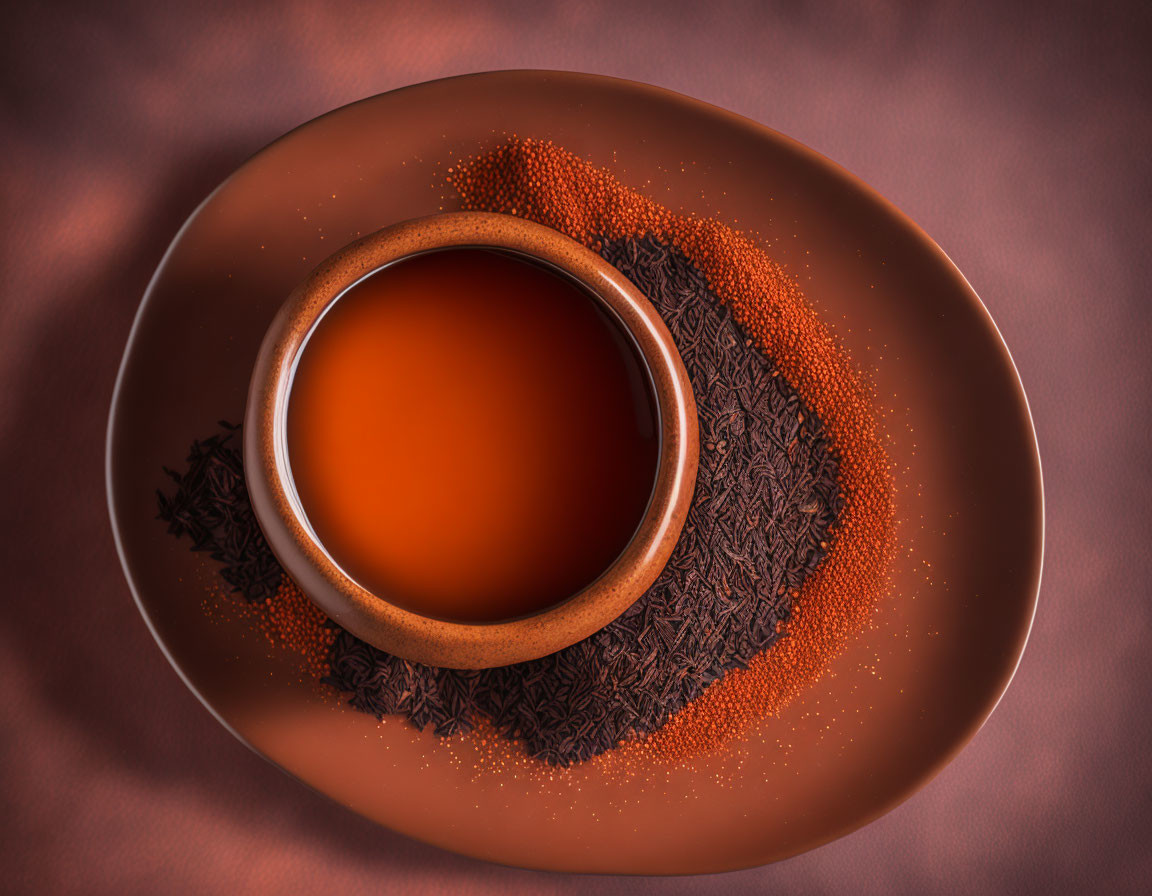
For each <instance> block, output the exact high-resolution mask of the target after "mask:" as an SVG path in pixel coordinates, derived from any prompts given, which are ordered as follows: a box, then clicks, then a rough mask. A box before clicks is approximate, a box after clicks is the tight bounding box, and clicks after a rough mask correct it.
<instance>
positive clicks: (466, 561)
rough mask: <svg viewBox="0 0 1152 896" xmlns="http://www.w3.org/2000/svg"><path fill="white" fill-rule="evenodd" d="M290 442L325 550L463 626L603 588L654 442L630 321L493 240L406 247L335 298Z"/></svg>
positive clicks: (310, 353) (303, 368) (369, 581)
mask: <svg viewBox="0 0 1152 896" xmlns="http://www.w3.org/2000/svg"><path fill="white" fill-rule="evenodd" d="M287 437H288V460H289V464H290V467H291V471H292V477H293V480H294V482H295V485H296V489H297V492H298V494H299V496H300V501H301V504H302V506H303V508H304V512H305V514H306V515H307V517H308V521H309V523H310V524H311V525H312V528H313V530H314V532H315V533H316V537H317V538H318V539H319V540H320V542H321V543H322V544H323V545H324V546H325V548H326V549H327V550H328V552H329V554H330V555H331V557H332V558H333V560H335V561H336V563H337V564H339V565H340V567H341V568H342V569H344V571H345V572H346V573H348V575H350V576H351V577H352V578H353V579H355V580H356V581H357V582H359V583H360V585H361V586H363V587H364V588H366V589H367V590H369V591H371V592H373V593H375V594H379V595H381V596H382V597H385V598H387V599H388V600H389V601H391V602H393V603H396V604H398V605H400V606H402V607H405V608H406V609H409V610H412V611H414V612H417V613H421V614H424V615H427V616H433V617H437V618H441V619H451V620H457V621H493V620H499V619H509V618H514V617H517V616H522V615H526V614H529V613H532V612H535V611H538V610H541V609H543V608H545V607H548V606H551V605H553V604H555V603H558V602H559V601H562V600H564V599H565V598H567V597H570V596H571V595H573V594H575V593H576V592H577V591H579V590H581V589H582V588H583V587H584V586H585V585H588V584H589V583H591V582H592V581H594V580H595V579H596V578H597V577H598V576H599V575H600V574H601V573H602V572H604V570H606V569H607V568H608V567H609V566H610V565H611V564H612V562H613V561H614V560H615V559H616V557H617V556H619V554H620V552H621V551H622V550H623V549H624V547H625V546H626V545H627V543H628V542H629V541H630V540H631V538H632V535H633V533H634V532H635V530H636V528H637V526H638V525H639V523H640V520H641V519H642V517H643V516H644V513H645V510H646V509H647V505H648V500H649V497H650V495H651V492H652V486H653V483H654V480H655V475H656V465H657V455H658V447H659V429H658V425H657V415H656V411H655V401H654V398H653V395H652V392H651V385H650V382H649V379H648V376H647V373H646V371H645V369H644V367H643V362H642V361H641V359H640V357H639V355H638V353H637V351H636V349H635V348H634V347H633V345H632V343H631V341H630V340H629V339H628V338H627V336H626V335H625V334H624V333H623V331H622V329H621V327H620V326H619V325H618V324H617V323H616V322H615V321H614V320H612V319H611V318H610V317H609V315H608V314H607V313H606V312H605V311H604V310H602V308H601V307H600V306H599V304H598V303H597V302H596V301H595V300H594V299H592V298H591V297H590V296H589V295H587V294H586V293H585V292H584V291H583V290H582V289H581V288H579V287H578V286H576V285H575V284H574V283H571V282H570V281H569V280H568V279H566V278H564V277H562V276H561V275H558V274H555V273H553V272H551V271H549V270H546V269H544V268H543V267H540V266H537V265H535V264H533V263H530V262H527V261H523V260H521V259H519V258H518V257H515V256H512V255H509V254H505V253H500V252H494V251H488V250H483V249H450V250H444V251H440V252H434V253H430V254H427V255H421V256H418V257H415V258H411V259H407V260H404V261H401V262H398V263H397V264H394V265H392V266H390V267H387V268H384V269H383V270H381V271H378V272H376V273H375V274H372V275H371V276H370V277H368V278H367V279H365V280H363V281H361V282H360V283H358V284H357V285H356V286H354V287H352V289H350V290H349V291H348V292H347V293H346V294H345V295H344V296H342V297H341V298H340V299H339V300H338V301H337V302H336V303H335V304H334V305H333V306H332V307H331V309H330V310H329V311H328V313H327V314H326V315H325V316H324V317H323V318H322V319H321V320H320V322H319V323H318V324H317V325H316V328H315V330H314V331H313V333H312V335H311V336H310V338H309V340H308V342H307V344H306V345H305V347H304V349H303V352H302V354H301V357H300V361H299V364H298V366H297V370H296V373H295V378H294V381H293V385H292V392H291V396H290V399H289V407H288V418H287Z"/></svg>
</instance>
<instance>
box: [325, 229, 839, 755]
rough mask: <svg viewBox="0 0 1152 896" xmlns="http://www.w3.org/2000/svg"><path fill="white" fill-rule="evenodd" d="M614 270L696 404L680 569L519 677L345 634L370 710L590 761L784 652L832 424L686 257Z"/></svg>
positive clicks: (819, 546) (650, 253)
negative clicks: (667, 349)
mask: <svg viewBox="0 0 1152 896" xmlns="http://www.w3.org/2000/svg"><path fill="white" fill-rule="evenodd" d="M602 254H603V255H604V256H605V257H606V258H607V259H608V260H609V261H611V262H612V263H613V264H615V265H616V266H617V267H618V268H619V269H620V270H621V271H623V272H624V273H625V274H626V275H627V276H629V277H630V278H631V279H632V280H633V282H635V283H636V285H637V286H638V287H639V288H640V289H641V291H642V292H644V293H645V295H647V296H648V298H649V299H650V300H651V301H652V302H653V304H654V305H655V306H656V308H657V310H658V311H659V312H660V314H661V316H662V317H663V318H664V320H665V322H666V323H667V325H668V328H669V330H670V331H671V333H672V335H673V338H674V339H675V341H676V344H677V346H678V347H679V349H680V353H681V357H682V358H683V360H684V364H685V367H686V369H687V370H688V373H689V377H690V379H691V381H692V386H693V390H694V392H695V395H696V403H697V408H698V411H699V416H700V441H701V445H702V448H701V455H700V468H699V473H698V475H697V482H696V493H695V496H694V498H693V502H692V506H691V509H690V510H689V513H688V519H687V522H686V523H685V526H684V531H683V533H682V534H681V536H680V540H679V542H678V543H677V545H676V548H675V550H674V551H673V553H672V556H671V558H670V560H669V562H668V565H667V567H666V568H665V569H664V571H663V572H662V573H661V575H660V576H659V578H658V579H657V580H656V582H655V583H654V584H653V585H652V587H651V588H650V589H649V590H648V591H647V593H645V594H644V595H643V596H642V597H641V598H640V599H639V600H638V601H637V602H636V603H635V604H633V605H632V607H630V608H629V609H628V610H627V611H626V612H625V613H624V614H623V615H622V616H620V617H619V618H618V619H616V620H615V621H614V622H612V623H610V624H609V625H608V626H607V627H605V628H604V629H602V630H601V631H599V632H597V633H596V634H595V635H592V636H591V637H590V638H587V639H585V640H583V641H581V642H579V643H577V644H574V645H572V646H571V647H568V648H565V649H564V650H561V651H559V652H557V653H554V654H552V655H551V656H547V657H544V658H542V659H538V660H533V661H531V662H528V663H521V664H517V665H514V666H505V667H501V668H497V669H486V670H481V671H459V670H449V669H437V668H433V667H429V666H423V665H420V664H417V663H410V662H407V661H405V660H401V659H398V658H396V657H393V656H390V655H389V654H387V653H385V652H384V651H381V650H378V649H377V648H375V647H372V646H371V645H368V644H365V643H364V642H362V641H360V640H359V639H357V638H355V637H354V636H352V635H350V634H348V633H347V632H340V633H339V634H338V635H337V637H336V640H335V641H334V643H333V646H332V651H331V654H330V665H331V672H330V674H329V676H328V678H327V679H326V680H327V681H328V682H329V683H330V684H332V685H333V686H334V687H336V688H338V689H339V690H341V691H345V692H347V693H349V695H350V696H349V702H350V703H351V705H352V706H354V707H356V708H357V709H361V710H364V711H366V712H371V713H373V714H375V715H377V716H380V717H383V716H386V715H393V714H400V715H404V716H406V717H407V718H408V719H409V720H410V721H411V722H412V723H413V724H415V725H416V726H418V727H420V728H423V727H426V726H429V725H430V726H432V727H433V728H434V730H435V731H436V732H437V733H438V734H441V735H449V734H454V733H456V732H458V731H462V730H468V729H469V728H471V727H472V725H473V724H474V723H475V722H476V721H477V719H479V718H481V717H484V718H488V719H490V720H491V721H492V723H493V724H494V725H495V727H496V729H497V730H498V731H499V732H500V733H502V734H504V735H505V736H507V737H511V738H515V739H516V740H519V741H521V742H522V743H523V744H524V746H525V747H526V749H527V751H528V752H529V754H531V755H532V756H534V757H537V758H540V759H544V760H546V761H548V762H550V763H553V764H557V765H567V764H569V763H571V762H575V761H580V760H583V759H587V758H589V757H591V756H594V755H597V754H599V753H602V752H604V751H605V750H608V749H610V748H612V747H613V746H615V745H616V744H618V743H619V742H620V741H621V740H623V739H624V738H626V737H628V736H629V735H631V734H645V733H648V732H651V731H654V730H655V729H657V728H659V727H660V726H661V725H662V724H664V722H665V721H667V719H668V718H669V716H670V715H671V714H672V713H674V712H676V710H678V709H680V708H682V707H683V706H685V705H686V704H687V703H688V702H690V701H691V700H693V699H695V698H696V697H697V696H699V695H700V693H701V692H702V691H703V690H704V688H706V687H707V686H708V685H709V684H710V683H712V682H713V681H715V680H716V679H718V678H719V677H720V676H722V675H723V674H724V673H725V672H726V671H728V670H729V669H733V668H737V667H741V666H744V665H746V664H747V662H748V661H749V660H750V659H751V658H752V657H754V656H755V655H756V654H758V653H759V652H761V651H762V650H764V649H765V648H767V647H769V646H770V645H771V644H772V642H773V641H775V640H776V638H777V637H778V628H779V626H780V624H781V623H782V622H784V621H785V620H786V619H787V618H788V615H789V611H790V605H791V597H790V595H791V592H792V591H794V590H795V589H797V588H798V587H799V586H800V584H801V582H802V581H803V579H804V577H805V576H806V575H807V573H808V572H810V571H811V570H812V569H814V568H815V567H816V565H817V564H818V563H819V562H820V560H821V559H822V558H823V556H824V554H825V551H826V545H827V541H828V538H829V530H830V528H831V526H832V523H833V522H834V520H835V518H836V514H837V513H838V512H839V509H840V506H841V496H840V492H839V489H838V486H837V483H836V473H837V463H836V459H835V457H834V456H833V455H832V453H831V452H830V450H829V445H828V440H827V438H826V436H825V434H824V431H823V427H822V425H821V423H820V421H819V419H818V418H817V417H816V415H815V414H813V413H812V412H811V411H810V410H808V409H807V408H806V407H805V406H804V404H803V402H802V401H801V400H800V397H799V396H798V395H797V394H796V392H795V391H794V390H793V389H792V387H791V386H790V385H789V384H788V383H787V382H786V381H785V379H784V378H783V377H780V376H777V375H776V371H775V370H774V369H773V367H772V365H771V364H770V363H769V362H768V360H767V359H765V358H764V357H763V356H762V355H761V354H760V353H759V352H758V351H756V349H755V348H753V347H752V346H751V345H750V344H749V341H748V339H747V338H746V337H745V335H744V334H743V333H742V332H741V331H740V329H739V327H738V326H737V325H736V323H735V322H734V321H733V320H732V316H731V314H730V313H729V312H728V311H727V309H725V308H724V307H723V306H722V305H720V303H719V302H718V301H717V300H716V298H715V296H713V295H712V293H711V292H710V290H709V288H708V284H707V282H706V281H705V279H704V277H703V275H702V274H701V273H700V272H699V271H698V270H697V269H696V268H695V267H693V266H692V265H691V264H690V263H689V262H688V261H687V259H686V258H685V257H684V256H683V255H682V254H681V253H680V252H678V251H676V250H674V249H670V248H669V247H667V246H665V245H663V244H661V243H660V242H658V241H657V240H655V239H653V238H651V237H646V238H643V239H639V240H626V241H611V240H607V241H604V243H603V246H602Z"/></svg>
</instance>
